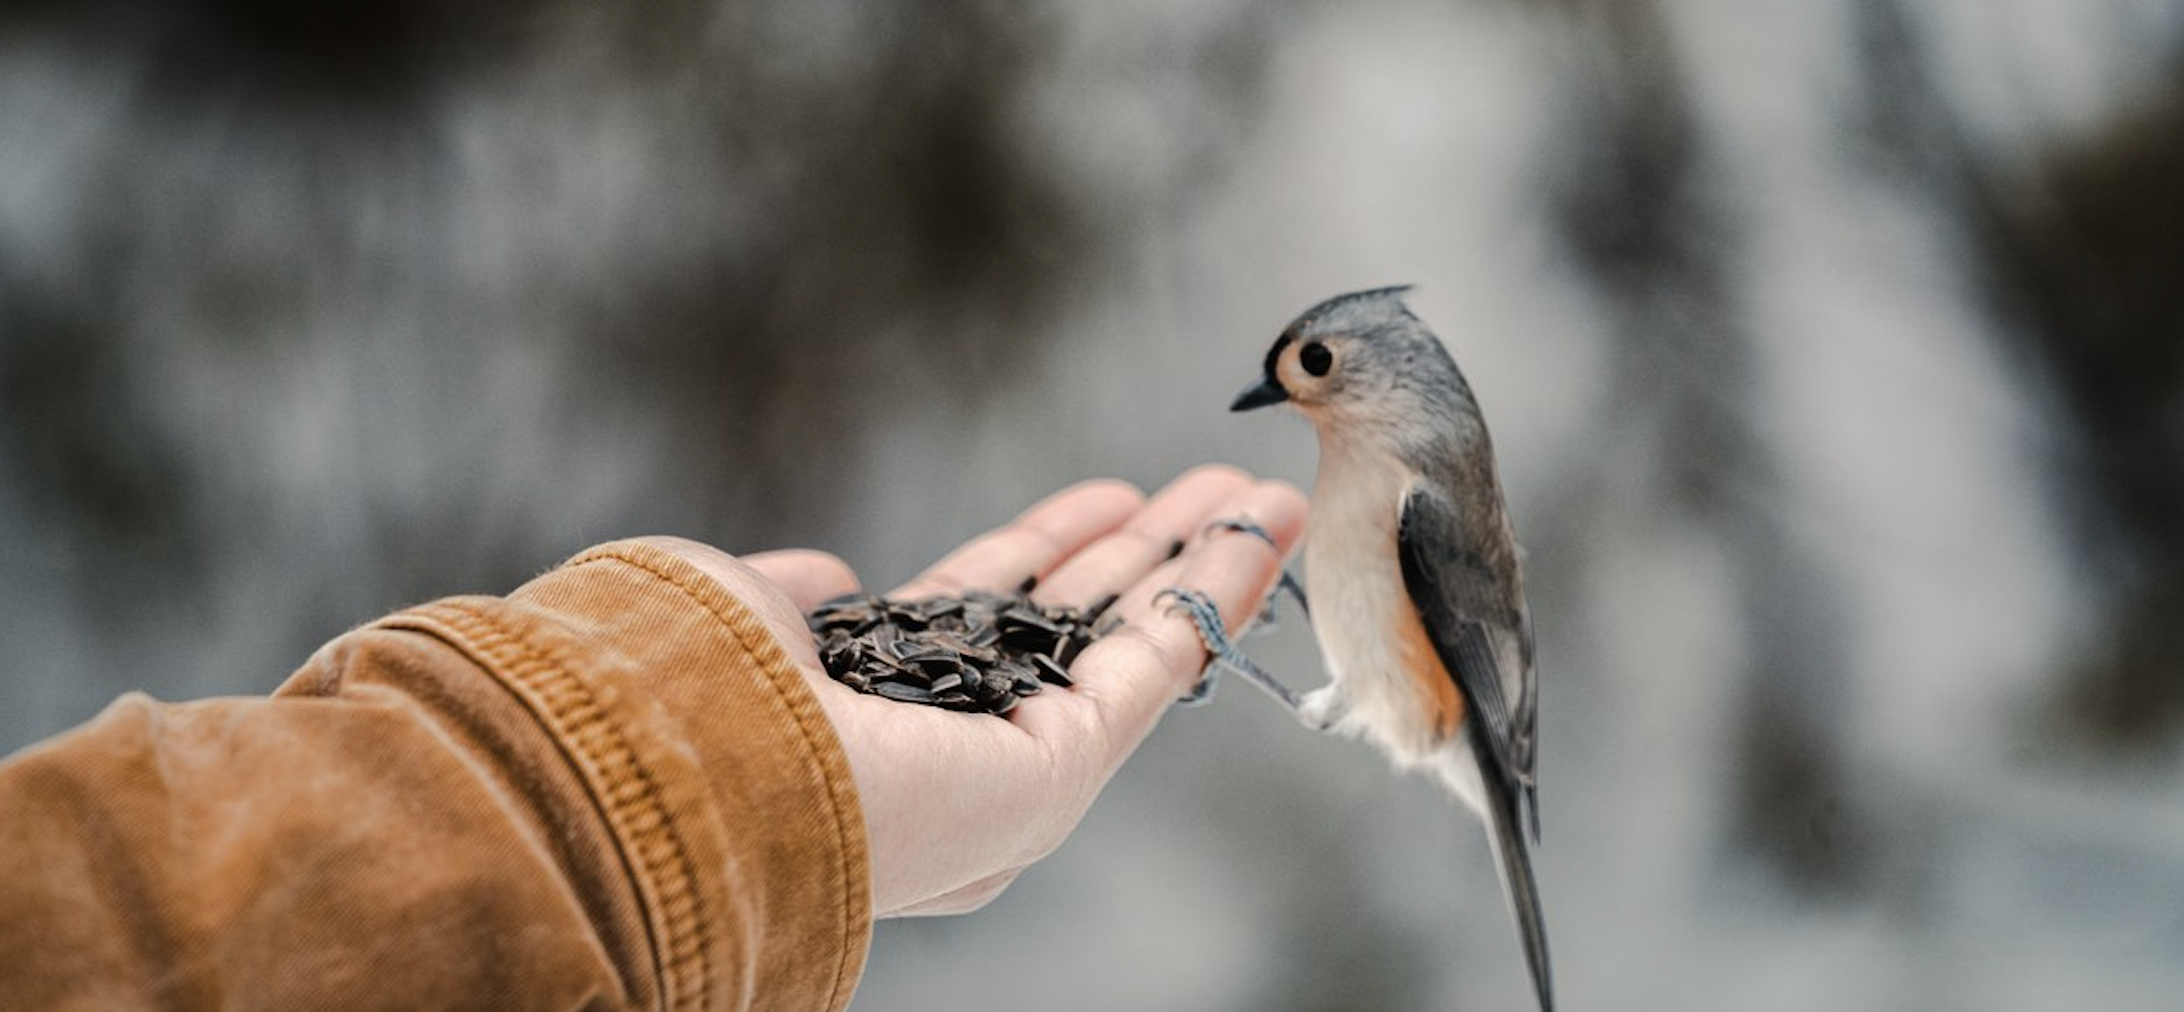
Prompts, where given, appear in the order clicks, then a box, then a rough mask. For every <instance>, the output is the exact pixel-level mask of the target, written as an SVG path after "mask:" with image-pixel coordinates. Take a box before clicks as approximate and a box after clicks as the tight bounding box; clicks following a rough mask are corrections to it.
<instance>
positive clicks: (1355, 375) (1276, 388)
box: [1229, 285, 1483, 449]
mask: <svg viewBox="0 0 2184 1012" xmlns="http://www.w3.org/2000/svg"><path fill="white" fill-rule="evenodd" d="M1408 291H1410V286H1408V285H1402V286H1398V287H1394V288H1376V289H1373V290H1371V291H1364V292H1352V293H1350V294H1348V295H1338V296H1335V297H1334V298H1332V299H1328V300H1327V301H1325V302H1322V303H1320V304H1319V305H1317V306H1313V307H1312V308H1311V309H1309V310H1307V311H1306V312H1305V314H1304V315H1303V316H1299V317H1297V320H1296V322H1294V323H1291V324H1290V325H1289V326H1288V328H1287V329H1285V330H1283V331H1282V335H1281V337H1279V338H1277V339H1275V341H1274V347H1272V348H1270V349H1268V350H1267V353H1266V367H1265V369H1266V371H1265V373H1264V375H1262V376H1260V378H1259V380H1258V382H1256V383H1253V384H1252V385H1251V386H1249V387H1246V388H1245V389H1244V391H1243V392H1242V393H1241V394H1238V395H1237V397H1236V402H1235V403H1234V404H1231V405H1229V410H1231V411H1249V410H1251V409H1253V408H1259V407H1265V406H1266V405H1269V404H1288V405H1290V406H1291V407H1294V408H1296V409H1297V410H1298V411H1299V412H1301V413H1303V415H1304V416H1305V417H1306V418H1309V419H1311V421H1312V424H1313V425H1314V426H1315V427H1317V428H1318V429H1319V430H1320V431H1321V433H1322V435H1323V436H1324V435H1326V434H1328V433H1331V432H1333V433H1341V434H1343V435H1345V436H1351V437H1361V438H1374V439H1379V440H1384V441H1387V442H1388V443H1389V444H1390V445H1392V446H1396V447H1401V448H1406V449H1409V448H1415V447H1419V446H1421V445H1428V444H1432V443H1435V442H1437V441H1438V440H1440V439H1445V438H1447V437H1448V435H1449V434H1451V433H1454V434H1457V435H1458V436H1459V437H1460V438H1461V437H1468V436H1469V435H1470V434H1471V433H1472V432H1474V431H1479V432H1483V427H1482V426H1481V424H1480V422H1479V409H1478V405H1477V403H1476V402H1475V401H1474V400H1473V398H1472V396H1471V387H1470V385H1469V384H1468V383H1466V382H1464V376H1463V373H1462V372H1461V371H1459V370H1458V369H1457V368H1456V362H1455V360H1454V359H1451V358H1450V357H1449V355H1448V350H1447V349H1446V348H1443V347H1442V346H1441V342H1440V340H1439V339H1438V338H1436V337H1434V336H1433V332H1432V331H1430V330H1427V329H1426V325H1425V324H1424V323H1423V322H1420V321H1419V319H1418V318H1417V317H1416V316H1413V315H1411V311H1410V308H1409V307H1408V306H1405V305H1404V304H1403V293H1405V292H1408Z"/></svg>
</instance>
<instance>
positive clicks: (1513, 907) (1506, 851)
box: [1481, 772, 1555, 1012]
mask: <svg viewBox="0 0 2184 1012" xmlns="http://www.w3.org/2000/svg"><path fill="white" fill-rule="evenodd" d="M1481 779H1482V780H1484V781H1485V784H1484V786H1485V788H1486V792H1485V793H1486V798H1485V801H1486V805H1485V808H1486V812H1485V815H1486V825H1487V838H1488V840H1489V841H1490V842H1491V843H1492V844H1493V849H1494V865H1495V867H1496V868H1498V869H1500V871H1501V881H1502V893H1503V895H1504V896H1505V897H1506V898H1507V899H1508V900H1509V910H1510V913H1511V914H1513V915H1514V916H1515V917H1516V921H1517V937H1518V939H1519V940H1520V941H1522V942H1523V943H1524V960H1525V962H1526V964H1528V965H1529V966H1530V967H1531V969H1532V987H1533V989H1534V990H1536V991H1537V992H1538V993H1539V1007H1540V1012H1554V1007H1555V1001H1554V981H1553V979H1552V977H1551V975H1550V973H1549V971H1548V967H1547V921H1546V918H1545V917H1544V916H1543V915H1542V914H1541V913H1540V903H1539V883H1538V882H1537V881H1536V880H1535V879H1534V878H1533V877H1532V847H1531V843H1530V841H1528V840H1527V839H1526V838H1525V836H1524V829H1523V827H1522V825H1521V823H1520V821H1519V816H1518V813H1517V801H1518V799H1517V797H1516V795H1515V793H1514V792H1513V791H1512V790H1511V788H1510V785H1508V784H1507V783H1505V782H1503V781H1502V780H1501V779H1500V778H1499V777H1496V776H1494V775H1493V774H1492V773H1491V772H1489V773H1487V774H1486V776H1484V777H1482V778H1481Z"/></svg>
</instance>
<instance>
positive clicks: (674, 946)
mask: <svg viewBox="0 0 2184 1012" xmlns="http://www.w3.org/2000/svg"><path fill="white" fill-rule="evenodd" d="M868 876H869V872H868V867H867V856H866V852H865V831H864V824H863V821H862V815H861V813H860V811H859V809H858V806H857V799H856V794H855V788H854V786H853V782H852V780H851V778H850V773H849V768H848V764H847V761H846V760H845V759H844V758H843V755H842V752H841V748H840V746H839V744H838V743H837V742H836V741H835V739H834V735H833V731H832V729H831V727H830V726H829V725H828V723H827V721H826V718H825V717H824V715H823V714H822V713H821V711H820V709H819V705H818V703H817V701H816V700H815V699H814V698H813V697H812V695H811V693H810V691H809V688H808V686H807V685H806V684H805V682H804V681H803V676H802V675H801V674H799V673H798V672H797V671H796V670H795V669H794V668H793V667H792V666H791V665H790V664H789V663H788V661H787V660H786V657H785V655H784V654H783V653H782V650H781V648H780V645H779V644H778V643H776V642H775V641H774V640H773V639H772V638H771V637H770V636H769V635H768V634H767V632H766V630H765V628H764V627H763V626H762V625H761V623H760V622H759V621H758V620H757V619H756V617H755V616H753V615H752V613H751V612H750V611H749V610H748V609H746V608H745V607H744V606H743V604H742V603H741V602H739V601H737V600H735V599H734V598H732V597H730V596H728V595H727V594H726V593H725V592H723V591H722V590H721V589H720V588H719V586H718V585H717V584H715V583H713V582H712V581H711V580H709V579H707V578H705V577H704V576H702V575H701V574H699V573H697V572H696V571H695V570H693V569H691V568H690V567H689V566H687V565H686V564H684V563H682V562H681V561H680V560H678V559H676V558H675V557H673V556H671V555H668V554H666V553H664V552H661V551H659V550H657V549H655V548H653V547H651V546H648V545H644V544H638V543H629V542H624V543H616V544H611V545H606V546H603V547H601V548H598V549H594V550H593V551H590V552H587V553H585V554H584V555H582V556H579V557H578V558H577V559H575V560H573V561H572V562H570V563H569V564H568V565H566V566H563V567H562V568H560V569H557V570H555V571H553V572H550V573H548V574H546V575H545V576H542V577H540V578H539V579H537V580H534V581H532V582H531V583H529V584H527V585H525V586H524V587H522V588H520V589H518V590H517V591H516V592H515V593H513V594H511V595H509V596H508V597H506V598H453V599H448V600H444V601H439V602H435V603H433V604H429V605H425V606H423V607H420V608H415V609H411V610H408V611H405V612H402V613H399V614H396V615H394V616H391V617H389V618H386V619H384V620H381V621H380V622H377V623H375V624H373V625H371V626H369V627H366V628H363V629H359V630H357V631H354V632H351V633H349V634H347V635H345V636H342V637H341V638H339V639H337V640H335V641H334V642H332V643H329V644H328V645H327V646H326V647H324V648H323V649H321V650H320V651H319V652H318V654H317V655H315V656H314V657H313V658H312V659H311V661H310V662H309V663H308V664H306V665H305V666H304V667H303V668H302V669H301V670H300V671H298V672H297V673H296V674H295V675H294V676H293V677H291V678H290V679H289V681H288V682H287V684H285V685H284V686H283V687H282V688H281V689H280V691H279V692H277V693H276V694H275V695H274V696H273V697H271V698H268V699H217V700H208V701H203V702H197V703H188V704H181V705H163V704H159V703H155V702H153V701H151V700H150V699H148V698H145V697H143V696H138V695H132V696H128V697H124V698H123V699H121V700H120V701H118V702H116V703H115V704H113V705H112V706H111V707H109V708H108V709H107V710H106V712H104V713H103V714H101V715H100V716H99V717H98V718H96V719H95V720H93V721H92V722H91V723H89V724H86V725H85V726H83V727H81V728H78V729H77V730H75V731H72V732H70V733H68V734H65V735H62V736H60V737H58V738H55V739H52V740H50V741H48V742H45V743H42V744H39V745H36V746H32V747H31V748H29V749H26V750H24V751H22V752H20V753H17V754H16V755H14V756H12V757H10V758H8V759H7V760H6V762H5V763H4V764H0V1008H9V1009H17V1008H20V1009H79V1008H80V1009H136V1008H160V1009H188V1008H211V1007H220V1008H225V1009H257V1008H264V1009H308V1008H341V1009H382V1008H384V1009H428V1008H464V1009H492V1008H506V1009H623V1008H633V1009H653V1008H657V1009H839V1008H842V1007H843V1006H844V1005H846V1004H847V1003H848V1001H849V996H850V993H851V991H852V989H853V988H854V987H855V984H856V980H857V977H858V975H859V973H860V972H861V971H862V968H863V963H864V957H865V950H866V945H867V942H868V940H869V936H870V930H871V906H870V885H869V877H868Z"/></svg>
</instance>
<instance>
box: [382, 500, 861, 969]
mask: <svg viewBox="0 0 2184 1012" xmlns="http://www.w3.org/2000/svg"><path fill="white" fill-rule="evenodd" d="M383 624H385V625H388V626H393V627H397V628H400V627H409V628H415V629H419V630H420V631H429V632H432V633H433V634H434V635H436V636H438V637H440V638H442V639H445V640H447V641H449V642H451V643H454V644H455V645H457V646H458V647H460V648H461V649H463V650H464V651H465V652H467V653H469V654H471V655H472V656H473V657H474V658H476V659H477V660H478V661H479V662H480V663H481V664H482V665H483V666H484V667H485V668H486V669H487V670H488V671H490V672H492V673H493V674H494V676H495V677H496V678H498V679H499V680H500V681H501V682H502V683H503V684H505V685H506V686H507V687H508V688H509V689H510V690H511V691H512V692H513V693H514V694H515V696H516V697H517V698H518V699H520V700H521V701H522V703H523V704H524V706H525V707H526V708H527V709H528V710H529V711H530V712H531V714H532V715H533V716H534V718H535V719H536V720H537V721H538V722H539V724H540V726H541V727H542V729H543V730H544V731H545V732H546V734H547V735H549V736H550V737H551V738H552V739H553V740H554V742H555V744H556V746H557V748H558V749H559V750H560V751H561V753H562V754H563V755H564V756H565V757H566V759H567V761H568V762H569V764H570V765H571V767H572V768H573V769H574V770H575V772H576V773H577V775H578V779H580V780H581V781H582V783H583V785H584V789H585V791H586V793H587V794H588V795H589V800H590V802H591V804H592V806H593V807H594V808H595V809H596V810H597V812H598V814H599V816H600V817H601V818H602V819H603V820H604V822H605V823H606V826H607V830H608V835H609V836H611V838H612V840H613V842H614V846H615V848H616V849H617V850H618V851H619V857H620V869H621V870H622V871H623V872H624V873H625V874H626V875H627V876H628V878H629V885H630V888H631V890H632V892H633V894H634V896H635V898H636V900H637V906H638V907H639V908H640V910H641V914H642V916H643V918H644V920H645V933H646V935H648V936H649V938H650V939H651V942H652V946H651V947H652V950H653V968H654V969H655V971H656V973H657V977H658V988H659V989H658V991H657V992H656V993H657V994H658V995H660V997H661V999H662V1000H661V1002H660V1007H662V1008H669V1009H682V1008H723V1007H725V1008H747V1007H752V1006H753V1005H754V1004H762V1005H765V1006H767V1007H818V1008H827V1009H840V1008H843V1007H844V1006H846V1005H847V1004H848V1002H849V998H850V995H851V993H852V992H853V990H854V988H855V986H856V981H857V979H858V977H859V975H860V974H861V973H862V971H863V966H864V960H865V954H866V949H867V947H868V944H869V941H870V936H871V927H872V908H871V883H870V868H869V857H868V854H867V852H866V836H865V827H864V819H863V814H862V811H861V810H860V808H859V807H858V801H857V795H856V788H855V783H854V780H853V779H852V777H851V775H850V770H849V763H848V760H847V758H846V757H845V756H844V755H843V752H842V749H841V745H840V743H839V742H838V741H837V739H836V738H835V736H834V730H833V726H832V725H831V724H830V723H829V722H828V721H827V719H826V716H825V714H824V712H823V711H822V710H821V708H820V705H819V702H818V700H817V698H816V697H814V696H813V694H812V691H811V687H810V685H809V684H808V683H806V681H805V676H804V674H803V673H802V672H801V671H799V670H798V668H797V667H796V666H795V665H794V664H793V663H791V662H790V661H789V659H788V656H787V654H786V653H785V652H784V651H783V650H782V648H781V644H779V643H778V642H776V641H775V639H774V637H773V636H772V635H771V633H770V632H769V631H768V629H767V628H766V626H765V625H764V623H763V622H761V621H760V620H759V618H758V617H757V616H756V615H755V614H754V613H752V612H751V610H750V609H749V608H747V607H746V606H745V605H744V603H743V602H742V601H740V600H737V599H736V598H735V597H733V596H731V595H730V594H728V593H727V592H726V591H725V590H723V589H722V588H721V587H720V585H719V584H718V583H715V582H714V581H713V580H712V579H710V578H708V577H706V576H705V575H704V574H702V573H700V572H699V571H698V570H697V569H695V568H694V567H692V566H691V565H690V564H689V563H687V562H685V561H683V560H682V559H680V558H677V557H676V556H674V555H672V554H670V553H668V552H665V551H662V550H661V549H658V548H656V547H653V546H651V545H648V544H645V543H642V542H635V541H623V542H614V543H611V544H607V545H602V546H600V547H598V548H594V549H591V550H589V551H587V552H584V553H583V554H581V555H578V556H577V557H575V558H574V559H572V560H570V561H569V562H568V563H566V564H564V565H563V566H562V567H561V568H559V569H556V570H553V571H551V572H549V573H547V574H545V575H543V576H541V577H539V578H538V579H536V580H533V581H532V582H530V583H528V584H526V585H524V586H523V587H521V588H519V589H518V590H517V591H516V592H515V593H513V594H511V595H509V597H508V598H506V599H502V600H495V599H476V598H454V599H449V600H444V601H440V602H436V603H434V604H431V605H426V606H424V607H422V608H418V609H413V610H411V611H408V612H404V613H402V614H400V615H397V616H394V617H392V618H390V619H387V620H385V622H384V623H383ZM759 996H763V997H762V998H760V1000H758V1001H756V1002H754V1000H753V999H754V998H757V997H759Z"/></svg>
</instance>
